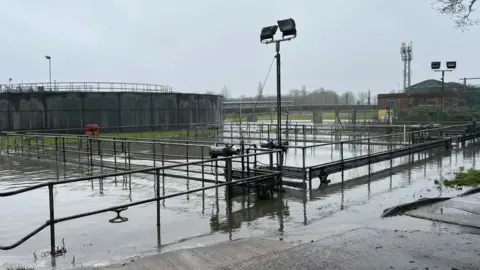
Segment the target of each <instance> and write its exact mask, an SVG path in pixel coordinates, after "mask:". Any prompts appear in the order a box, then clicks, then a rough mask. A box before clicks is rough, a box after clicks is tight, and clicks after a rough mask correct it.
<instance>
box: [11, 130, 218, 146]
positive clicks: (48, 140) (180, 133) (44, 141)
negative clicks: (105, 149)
mask: <svg viewBox="0 0 480 270" xmlns="http://www.w3.org/2000/svg"><path fill="white" fill-rule="evenodd" d="M215 133H216V131H215V130H198V131H197V132H195V130H177V131H150V132H133V133H107V134H101V133H100V136H101V137H102V138H114V137H116V138H118V137H121V138H162V137H187V136H188V137H192V136H207V135H214V134H215ZM21 138H22V136H20V135H19V136H8V135H7V136H5V137H3V139H4V140H5V142H7V143H8V144H9V145H10V147H12V146H13V145H17V146H28V145H30V146H33V147H36V146H37V145H39V146H41V145H55V144H56V143H58V144H59V145H62V144H63V143H65V144H76V143H78V139H77V137H76V136H75V135H71V137H68V135H65V137H57V140H55V139H56V138H55V136H53V135H52V137H38V139H37V138H36V137H35V136H34V135H31V136H25V137H24V138H25V139H24V140H22V139H21ZM15 139H17V142H15Z"/></svg>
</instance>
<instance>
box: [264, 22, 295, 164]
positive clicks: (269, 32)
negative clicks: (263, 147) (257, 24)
mask: <svg viewBox="0 0 480 270" xmlns="http://www.w3.org/2000/svg"><path fill="white" fill-rule="evenodd" d="M278 28H280V31H281V32H282V38H281V39H275V38H274V36H275V34H276V33H277V30H278ZM295 37H297V28H296V24H295V20H293V19H292V18H290V19H285V20H280V21H277V25H272V26H267V27H264V28H262V31H261V33H260V42H261V43H264V44H270V43H275V51H276V55H275V58H276V60H277V140H278V146H279V148H281V146H282V91H281V90H282V89H281V75H280V74H281V73H280V42H283V41H289V40H292V39H294V38H295ZM279 163H280V164H279V165H278V167H279V168H280V167H281V166H282V164H283V153H280V160H279Z"/></svg>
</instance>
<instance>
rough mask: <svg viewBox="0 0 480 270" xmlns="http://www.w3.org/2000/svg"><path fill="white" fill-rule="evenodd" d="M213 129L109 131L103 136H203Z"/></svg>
mask: <svg viewBox="0 0 480 270" xmlns="http://www.w3.org/2000/svg"><path fill="white" fill-rule="evenodd" d="M215 133H216V131H215V130H198V131H197V132H195V130H178V131H150V132H134V133H109V134H105V135H102V136H103V137H122V138H162V137H186V136H189V137H191V136H195V135H198V136H204V135H212V134H215Z"/></svg>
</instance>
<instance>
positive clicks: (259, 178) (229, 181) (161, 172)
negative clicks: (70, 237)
mask: <svg viewBox="0 0 480 270" xmlns="http://www.w3.org/2000/svg"><path fill="white" fill-rule="evenodd" d="M278 152H279V150H271V151H261V152H259V153H257V152H255V153H251V154H244V155H239V156H233V157H224V158H216V159H206V160H201V161H195V162H188V163H181V164H172V165H165V166H161V167H151V168H146V169H138V170H129V171H124V172H119V173H110V174H102V175H94V176H87V177H80V178H75V179H67V180H58V181H57V180H55V181H48V182H45V183H41V184H35V185H32V186H29V187H25V188H21V189H17V190H14V191H6V192H0V197H10V196H15V195H18V194H22V193H25V192H29V191H33V190H37V189H41V188H48V201H49V219H48V220H47V221H46V222H45V223H43V224H42V225H40V226H39V227H37V228H36V229H34V230H33V231H32V232H30V233H28V234H27V235H26V236H24V237H23V238H21V239H20V240H19V241H17V242H15V243H13V244H10V245H0V250H10V249H13V248H16V247H18V246H19V245H21V244H22V243H24V242H25V241H27V240H28V239H30V238H32V237H33V236H35V235H36V234H38V233H39V232H41V231H42V230H43V229H45V228H47V227H50V254H51V255H52V264H54V260H53V259H54V258H55V256H56V253H57V250H56V246H55V243H56V242H55V224H57V223H61V222H65V221H69V220H74V219H79V218H84V217H88V216H92V215H97V214H101V213H105V212H110V211H113V212H116V213H117V218H121V217H120V212H122V211H124V210H127V209H128V207H132V206H137V205H142V204H147V203H152V202H156V223H157V244H158V245H159V246H160V245H161V234H160V208H161V206H160V201H162V200H165V199H169V198H173V197H178V196H183V195H187V194H191V193H196V192H200V191H205V190H208V189H216V188H219V187H227V188H232V187H236V186H241V185H242V184H251V183H257V182H265V181H266V180H268V179H279V177H280V175H281V172H279V171H264V174H261V175H255V176H253V177H249V176H250V174H249V173H246V175H247V178H243V179H235V180H233V178H232V170H233V168H232V166H230V167H228V166H227V167H226V170H227V171H226V172H225V174H224V175H225V177H226V181H225V182H223V183H218V182H217V181H215V184H214V185H211V186H204V185H202V187H201V188H197V189H192V190H187V191H184V192H178V193H174V194H169V195H163V196H161V195H160V178H161V177H162V178H163V181H164V180H165V176H166V175H168V173H166V172H165V171H166V170H173V169H176V168H178V167H185V166H195V165H197V166H198V165H200V166H202V168H203V165H204V164H205V163H216V164H218V162H219V161H224V162H228V161H232V160H233V159H244V158H247V159H249V158H252V157H253V158H255V159H256V157H257V156H259V155H268V156H271V155H272V154H273V153H278ZM242 169H243V168H242ZM246 170H248V171H249V170H250V167H248V168H246ZM202 172H203V169H202ZM138 173H143V174H153V175H154V177H155V180H154V183H155V196H154V197H153V198H149V199H143V200H140V201H136V202H130V203H125V204H120V205H116V206H110V207H104V208H100V209H97V210H93V211H88V212H82V213H78V214H74V215H70V216H65V217H56V216H55V204H54V186H57V185H65V184H72V183H77V182H82V181H92V180H97V179H98V180H103V179H106V178H109V177H117V176H124V177H125V176H128V177H131V175H133V174H138ZM167 177H168V176H167ZM184 178H186V177H184ZM217 179H218V177H217ZM227 194H228V193H227ZM227 199H228V200H229V199H230V198H227Z"/></svg>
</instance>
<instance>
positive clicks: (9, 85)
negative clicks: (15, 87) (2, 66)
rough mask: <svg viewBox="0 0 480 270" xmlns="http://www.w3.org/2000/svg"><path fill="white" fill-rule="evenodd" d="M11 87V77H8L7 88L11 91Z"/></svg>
mask: <svg viewBox="0 0 480 270" xmlns="http://www.w3.org/2000/svg"><path fill="white" fill-rule="evenodd" d="M11 89H12V78H8V90H9V91H11Z"/></svg>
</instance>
